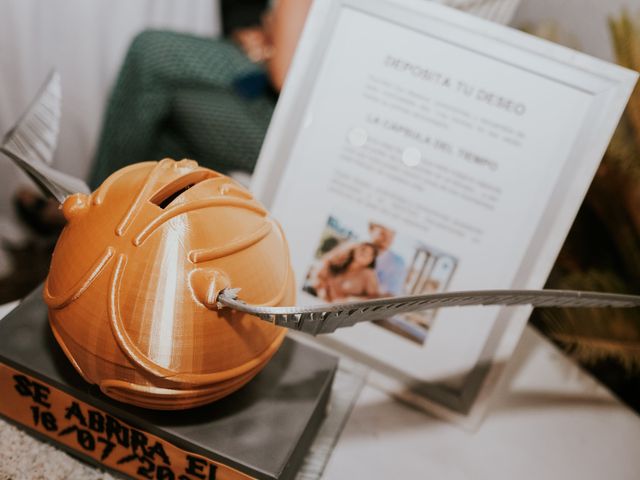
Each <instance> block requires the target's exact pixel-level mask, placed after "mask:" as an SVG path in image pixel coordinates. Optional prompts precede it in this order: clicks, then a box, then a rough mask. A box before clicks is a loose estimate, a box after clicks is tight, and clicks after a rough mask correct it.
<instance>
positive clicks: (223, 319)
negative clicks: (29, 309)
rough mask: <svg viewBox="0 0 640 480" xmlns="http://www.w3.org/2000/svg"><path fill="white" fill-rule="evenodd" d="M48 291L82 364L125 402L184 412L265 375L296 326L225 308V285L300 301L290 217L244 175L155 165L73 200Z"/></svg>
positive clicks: (260, 299) (283, 301) (52, 316)
mask: <svg viewBox="0 0 640 480" xmlns="http://www.w3.org/2000/svg"><path fill="white" fill-rule="evenodd" d="M63 213H64V215H65V217H66V218H67V226H66V227H65V228H64V230H63V232H62V234H61V236H60V238H59V240H58V243H57V245H56V248H55V251H54V254H53V259H52V262H51V270H50V273H49V276H48V278H47V281H46V284H45V291H44V298H45V301H46V303H47V305H48V307H49V322H50V325H51V328H52V330H53V332H54V335H55V337H56V339H57V341H58V343H59V344H60V346H61V347H62V349H63V350H64V352H65V354H66V355H67V357H68V358H69V360H70V361H71V363H72V364H73V365H74V367H75V368H76V370H77V371H78V372H79V373H80V374H81V375H82V376H83V377H84V379H85V380H87V381H88V382H90V383H94V384H97V385H99V386H100V389H101V390H102V391H103V392H104V393H105V394H106V395H109V396H111V397H113V398H116V399H118V400H121V401H124V402H127V403H131V404H135V405H138V406H142V407H146V408H156V409H181V408H190V407H194V406H197V405H202V404H204V403H208V402H210V401H213V400H216V399H218V398H221V397H223V396H226V395H228V394H230V393H232V392H233V391H235V390H237V389H238V388H240V387H241V386H243V385H244V384H245V383H247V382H248V381H249V380H250V379H251V378H253V377H254V376H255V375H256V374H257V373H258V372H259V371H260V370H261V369H262V368H263V367H264V366H265V365H266V363H267V362H268V361H269V359H270V358H271V357H272V355H273V354H274V353H275V352H276V351H277V349H278V347H279V346H280V344H281V343H282V340H283V338H284V335H285V331H284V330H283V329H281V328H278V327H275V326H273V325H270V324H268V323H266V322H264V321H262V320H259V319H257V318H255V317H252V316H249V315H244V314H239V313H237V312H232V311H229V310H218V309H217V307H216V304H215V300H216V297H217V294H218V292H219V291H220V290H221V289H223V288H225V287H229V286H232V287H234V288H240V289H241V291H242V297H243V299H244V300H246V301H248V302H250V303H255V304H263V305H292V304H293V303H294V301H295V298H294V297H295V287H294V279H293V274H292V271H291V266H290V262H289V251H288V247H287V243H286V240H285V238H284V235H283V234H282V231H281V230H280V227H279V226H278V224H277V223H276V222H275V221H274V220H272V219H271V218H270V217H269V215H268V213H267V212H266V211H265V209H264V208H263V207H262V206H261V205H260V203H258V202H257V201H256V200H255V199H253V197H252V196H251V194H250V193H249V192H248V191H247V190H245V189H244V188H243V187H241V186H240V185H239V184H237V183H236V182H235V181H233V180H232V179H230V178H228V177H226V176H224V175H221V174H219V173H216V172H214V171H212V170H209V169H206V168H202V167H199V166H198V164H197V163H196V162H194V161H191V160H181V161H179V162H175V161H173V160H169V159H165V160H162V161H160V162H144V163H139V164H134V165H130V166H128V167H125V168H123V169H121V170H119V171H117V172H116V173H114V174H113V175H111V176H110V177H109V178H108V179H107V180H106V181H105V182H104V183H103V184H102V186H100V188H98V190H96V191H95V192H94V193H93V194H91V195H90V196H86V195H81V194H76V195H73V196H71V197H69V198H68V199H67V200H66V201H65V203H64V205H63Z"/></svg>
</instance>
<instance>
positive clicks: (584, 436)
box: [323, 327, 640, 480]
mask: <svg viewBox="0 0 640 480" xmlns="http://www.w3.org/2000/svg"><path fill="white" fill-rule="evenodd" d="M505 380H506V381H505V382H503V383H504V385H503V388H502V391H501V393H499V395H498V397H497V398H496V399H495V401H494V402H493V406H492V408H491V410H490V412H489V414H488V416H487V418H486V419H485V421H484V422H483V424H482V425H481V426H480V428H479V429H478V430H477V431H476V432H475V433H470V432H468V431H465V430H462V429H461V428H460V427H457V426H454V425H451V424H449V423H446V422H444V421H442V420H437V419H435V418H432V417H429V416H427V415H425V414H424V413H422V412H419V411H417V410H414V409H411V408H409V407H407V406H405V405H401V404H399V403H398V402H396V401H394V400H393V399H391V398H389V397H388V396H387V395H386V394H384V393H382V392H380V391H379V390H376V389H374V388H372V387H369V386H367V387H365V389H364V390H363V392H362V394H361V396H360V398H359V399H358V402H357V403H356V406H355V408H354V410H353V412H352V414H351V417H350V418H349V421H348V423H347V425H346V427H345V429H344V431H343V433H342V436H341V437H340V440H339V441H338V444H337V446H336V449H335V451H334V453H333V455H332V456H331V459H330V460H329V464H328V465H327V468H326V470H325V474H324V477H323V478H324V479H327V480H329V479H332V480H333V479H336V480H337V479H349V478H366V479H369V480H373V479H393V480H400V479H422V478H425V479H426V478H428V479H438V480H440V479H474V480H482V479H493V480H495V479H518V480H525V479H535V480H541V479H544V480H549V479H581V480H586V479H594V480H595V479H598V480H601V479H607V480H608V479H616V480H626V479H629V480H632V479H633V480H637V479H639V478H640V449H639V446H640V417H639V416H638V415H637V414H636V413H634V412H633V411H632V410H630V409H629V408H627V407H625V406H624V405H622V404H621V403H620V402H619V401H618V400H617V399H615V398H614V397H613V396H612V395H611V393H609V392H608V391H607V390H606V389H605V388H603V387H602V386H600V385H599V384H598V383H597V382H596V381H595V380H594V379H593V378H592V377H590V376H589V375H587V374H586V373H585V372H583V371H582V370H581V369H580V368H579V367H577V366H576V365H575V364H574V363H573V362H572V361H571V360H569V359H568V358H567V357H565V356H564V355H563V354H562V353H560V352H559V351H558V350H557V349H556V348H555V347H553V346H552V345H551V344H550V343H549V342H548V341H547V340H546V339H544V337H542V336H541V335H540V334H539V333H537V332H536V331H535V330H533V329H532V328H530V327H528V328H527V329H526V330H525V334H524V336H523V338H522V340H521V342H520V345H519V346H518V348H517V350H516V353H515V355H514V357H513V358H512V361H511V362H510V365H509V366H508V368H507V372H506V377H505Z"/></svg>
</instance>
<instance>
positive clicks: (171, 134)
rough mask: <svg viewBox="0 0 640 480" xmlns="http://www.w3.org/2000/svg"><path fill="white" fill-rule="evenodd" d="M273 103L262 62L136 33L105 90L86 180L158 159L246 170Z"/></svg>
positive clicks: (224, 44) (214, 43)
mask: <svg viewBox="0 0 640 480" xmlns="http://www.w3.org/2000/svg"><path fill="white" fill-rule="evenodd" d="M260 78H262V79H263V81H262V82H261V81H260ZM275 101H276V97H275V94H274V93H273V91H272V90H271V89H270V88H269V87H268V82H267V80H266V75H265V73H264V71H263V69H262V67H260V66H258V65H256V64H254V63H252V62H251V61H250V60H249V59H248V58H247V57H246V56H245V55H244V54H243V53H242V52H241V51H240V50H239V49H238V48H237V47H236V46H235V45H233V44H232V43H231V42H229V41H227V40H219V39H211V38H201V37H195V36H192V35H186V34H180V33H175V32H165V31H146V32H143V33H141V34H140V35H138V36H137V37H136V38H135V40H134V41H133V43H132V44H131V46H130V48H129V51H128V53H127V56H126V58H125V60H124V63H123V65H122V69H121V71H120V73H119V76H118V79H117V81H116V83H115V86H114V89H113V91H112V93H111V97H110V99H109V102H108V105H107V109H106V113H105V117H104V121H103V125H102V132H101V137H100V140H99V144H98V149H97V152H96V157H95V161H94V163H93V167H92V171H91V176H90V186H91V187H92V188H96V187H97V186H99V185H100V184H101V183H102V181H103V180H104V179H106V178H107V177H108V176H109V175H110V174H111V173H113V172H114V171H116V170H118V169H119V168H122V167H124V166H126V165H129V164H131V163H135V162H139V161H145V160H159V159H162V158H165V157H171V158H174V159H181V158H191V159H194V160H197V161H198V162H199V163H200V164H201V165H204V166H207V167H209V168H212V169H214V170H218V171H221V172H228V171H230V170H244V171H248V172H251V171H252V170H253V167H254V165H255V162H256V160H257V157H258V153H259V151H260V147H261V145H262V141H263V139H264V135H265V133H266V130H267V127H268V125H269V121H270V119H271V115H272V113H273V108H274V106H275Z"/></svg>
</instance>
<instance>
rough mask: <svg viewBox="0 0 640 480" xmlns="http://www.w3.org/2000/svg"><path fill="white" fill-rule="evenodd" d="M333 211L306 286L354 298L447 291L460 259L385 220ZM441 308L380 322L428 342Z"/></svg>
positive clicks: (338, 298)
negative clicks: (344, 217)
mask: <svg viewBox="0 0 640 480" xmlns="http://www.w3.org/2000/svg"><path fill="white" fill-rule="evenodd" d="M355 218H357V217H354V220H353V221H351V222H344V221H343V220H342V217H341V218H340V219H339V218H338V217H337V216H334V215H331V216H330V217H329V219H328V220H327V224H326V226H325V228H324V230H323V232H322V235H321V238H320V241H319V245H318V248H317V249H316V252H315V255H314V261H313V263H312V265H311V267H310V268H309V270H308V274H307V277H306V279H305V284H304V287H303V290H304V291H305V292H307V293H308V294H311V295H313V296H314V297H317V298H319V299H321V300H322V301H325V302H348V301H358V300H369V299H374V298H384V297H394V296H399V295H418V294H422V293H430V292H431V293H435V292H440V291H444V290H445V289H446V286H447V285H448V283H449V280H450V279H451V276H452V275H453V273H454V271H455V268H456V266H457V260H456V259H455V258H454V257H452V256H451V255H448V254H446V253H444V252H442V251H440V250H438V249H434V248H431V247H428V246H426V245H425V244H423V243H421V242H418V241H415V240H412V239H409V238H405V237H404V236H402V235H398V234H397V232H396V231H395V230H394V229H392V228H390V227H388V226H386V225H384V224H382V223H379V222H376V221H374V220H370V221H368V222H364V221H362V220H355ZM434 316H435V310H431V311H426V312H419V313H413V314H403V315H397V316H395V317H392V318H388V319H381V320H379V321H377V322H375V323H376V324H377V325H379V326H381V327H383V328H385V329H387V330H389V331H392V332H394V333H396V334H397V335H400V336H402V337H404V338H407V339H408V340H411V341H413V342H415V343H418V344H420V345H422V344H423V343H424V342H425V340H426V337H427V332H428V330H429V327H430V325H431V323H432V321H433V318H434Z"/></svg>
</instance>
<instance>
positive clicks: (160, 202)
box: [149, 172, 212, 210]
mask: <svg viewBox="0 0 640 480" xmlns="http://www.w3.org/2000/svg"><path fill="white" fill-rule="evenodd" d="M211 177H212V175H210V174H209V173H208V172H194V173H189V174H187V175H184V176H182V177H180V178H177V179H175V180H174V181H172V182H171V183H168V184H167V185H165V186H164V187H162V188H161V189H160V190H159V191H158V192H156V193H155V194H154V195H153V196H152V197H151V198H150V199H149V201H150V202H151V203H154V204H156V205H157V206H159V207H160V208H162V209H163V210H164V209H165V208H167V207H168V206H169V205H171V204H172V203H173V202H174V201H175V199H176V198H178V197H179V196H180V195H182V194H183V193H184V192H186V191H187V190H189V189H190V188H193V187H194V186H195V185H197V184H198V183H200V182H203V181H205V180H207V179H208V178H211Z"/></svg>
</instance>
